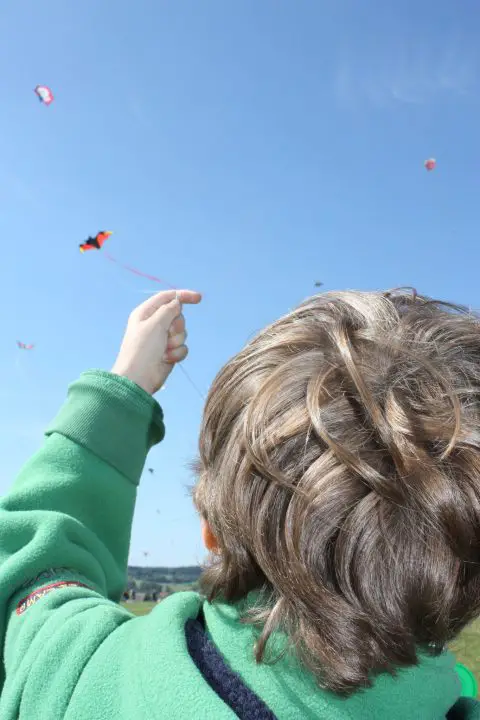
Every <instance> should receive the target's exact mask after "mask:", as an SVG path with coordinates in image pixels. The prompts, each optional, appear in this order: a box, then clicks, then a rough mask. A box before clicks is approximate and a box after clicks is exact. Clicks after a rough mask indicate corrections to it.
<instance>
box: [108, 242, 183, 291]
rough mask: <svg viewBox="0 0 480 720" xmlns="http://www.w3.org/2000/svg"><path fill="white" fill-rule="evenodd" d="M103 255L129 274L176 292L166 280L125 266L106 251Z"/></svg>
mask: <svg viewBox="0 0 480 720" xmlns="http://www.w3.org/2000/svg"><path fill="white" fill-rule="evenodd" d="M103 254H104V255H105V257H106V258H107V260H110V262H113V263H115V264H116V265H119V266H120V267H121V268H123V269H124V270H128V272H131V273H133V274H134V275H138V276H139V277H143V278H146V279H147V280H151V281H152V282H156V283H159V284H160V285H166V286H167V287H168V288H170V289H171V290H176V288H175V287H174V285H170V283H168V282H167V281H166V280H162V278H159V277H156V276H155V275H149V274H148V273H144V272H141V270H137V268H134V267H130V265H124V264H123V263H121V262H119V261H118V260H116V259H115V258H114V257H112V256H111V255H110V254H109V253H108V252H106V251H104V252H103Z"/></svg>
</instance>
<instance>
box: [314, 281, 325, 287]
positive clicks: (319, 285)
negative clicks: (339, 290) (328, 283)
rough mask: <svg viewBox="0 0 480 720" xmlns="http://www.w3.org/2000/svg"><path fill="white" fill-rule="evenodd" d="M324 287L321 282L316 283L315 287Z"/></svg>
mask: <svg viewBox="0 0 480 720" xmlns="http://www.w3.org/2000/svg"><path fill="white" fill-rule="evenodd" d="M322 285H323V283H322V282H320V281H319V280H317V281H316V283H315V287H322Z"/></svg>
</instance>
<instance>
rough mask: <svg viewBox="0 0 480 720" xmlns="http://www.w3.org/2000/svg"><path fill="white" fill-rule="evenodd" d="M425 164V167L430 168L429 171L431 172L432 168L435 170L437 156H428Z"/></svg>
mask: <svg viewBox="0 0 480 720" xmlns="http://www.w3.org/2000/svg"><path fill="white" fill-rule="evenodd" d="M423 164H424V166H425V169H426V170H428V172H431V171H432V170H435V166H436V164H437V161H436V160H435V158H428V160H425V162H424V163H423Z"/></svg>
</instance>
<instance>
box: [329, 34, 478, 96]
mask: <svg viewBox="0 0 480 720" xmlns="http://www.w3.org/2000/svg"><path fill="white" fill-rule="evenodd" d="M361 55H362V57H355V54H354V53H353V52H351V51H350V52H344V54H343V56H342V58H341V60H340V62H339V63H338V66H337V70H336V74H335V78H334V93H335V97H336V100H337V102H338V103H339V105H340V106H341V107H344V108H345V109H352V108H354V107H359V106H361V105H365V104H367V105H373V106H374V107H378V108H385V109H388V108H390V107H392V106H395V105H396V104H407V105H422V104H425V103H427V102H430V101H432V100H435V99H437V98H441V97H447V96H449V95H450V96H467V95H469V94H470V93H472V92H473V91H474V90H475V88H476V85H477V57H476V54H475V53H474V52H471V51H470V52H469V51H468V50H466V49H465V48H464V46H463V47H462V45H461V43H460V42H457V41H455V42H454V41H452V42H450V43H449V44H448V45H446V46H445V47H444V48H442V49H441V51H439V52H434V51H433V50H431V49H430V50H428V49H427V48H425V47H424V45H418V47H413V48H411V47H408V46H407V45H404V46H403V47H397V48H396V49H392V48H391V47H385V48H382V51H377V52H373V53H372V52H371V50H370V51H369V52H368V53H362V54H361ZM365 58H367V59H365Z"/></svg>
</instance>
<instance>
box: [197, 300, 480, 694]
mask: <svg viewBox="0 0 480 720" xmlns="http://www.w3.org/2000/svg"><path fill="white" fill-rule="evenodd" d="M199 447H200V461H199V470H200V473H199V479H198V482H197V485H196V488H195V490H194V499H195V503H196V505H197V508H198V510H199V512H200V513H201V515H202V516H203V517H204V518H205V519H206V520H207V521H208V523H209V525H210V527H211V530H212V531H213V533H214V534H215V536H216V538H217V540H218V543H219V553H218V555H215V556H213V557H212V560H211V565H210V566H209V567H208V568H207V569H206V570H205V571H204V574H203V577H202V588H203V590H204V592H205V594H206V595H207V597H208V598H209V599H210V600H211V601H213V600H215V599H217V598H223V599H226V600H227V601H230V602H233V601H237V600H239V599H241V598H244V597H246V595H247V594H248V593H249V592H250V591H252V590H260V591H261V593H260V600H259V601H258V602H257V607H256V612H255V614H254V615H253V616H249V617H247V618H246V621H247V622H248V621H250V622H253V623H255V624H258V623H261V629H260V630H259V631H258V641H257V643H256V648H255V653H256V658H257V661H259V662H260V661H262V660H267V643H268V641H269V638H271V636H272V633H274V631H276V630H281V631H283V632H284V633H285V634H286V635H284V637H285V636H286V637H287V638H288V646H289V647H290V648H291V649H292V650H293V651H294V652H295V654H296V656H297V657H298V659H299V660H300V661H301V663H302V664H303V665H304V666H306V667H308V668H309V669H310V670H311V671H312V672H313V673H314V674H315V676H316V677H317V678H318V681H319V683H320V685H321V686H322V687H324V688H328V689H330V690H333V691H335V692H337V693H341V694H344V695H348V694H350V693H352V692H354V691H355V690H357V689H359V688H362V687H369V686H370V685H371V682H372V679H373V677H374V676H375V675H376V674H378V673H381V672H388V673H392V674H394V672H395V669H396V668H400V667H402V666H410V665H414V664H415V663H416V662H418V654H417V653H418V652H419V651H421V650H425V651H426V652H429V653H432V654H439V653H440V652H441V651H442V649H443V647H444V645H445V643H447V642H449V641H450V640H451V639H452V638H453V637H454V636H455V635H456V634H457V633H458V632H459V631H460V630H461V629H462V628H463V627H464V626H465V625H466V624H467V623H468V622H469V621H470V620H471V619H473V618H474V617H475V616H476V615H477V614H478V613H479V611H480V579H479V568H480V565H479V560H480V321H479V318H478V317H477V316H476V315H474V314H473V313H472V312H470V311H467V310H466V309H464V308H461V307H458V306H453V305H450V304H447V303H442V302H438V301H435V300H431V299H430V298H426V297H422V296H419V295H417V294H416V293H415V292H411V291H406V290H400V291H392V292H384V293H380V292H378V293H374V292H353V291H349V292H331V293H325V294H321V295H317V296H314V297H312V298H310V299H309V300H307V301H305V302H304V303H303V304H302V305H300V306H299V307H298V308H297V309H295V310H294V311H292V312H290V313H289V314H288V315H286V316H285V317H282V318H280V319H279V320H277V321H276V322H274V323H273V324H272V325H270V326H269V327H267V328H265V329H264V330H262V331H261V332H260V333H259V334H258V335H257V336H256V337H255V338H254V339H253V340H252V341H251V342H249V343H248V344H247V346H246V347H245V348H244V349H243V350H242V351H241V352H240V353H238V355H236V356H235V357H234V358H233V359H232V360H230V362H228V363H227V364H226V366H225V367H224V368H223V369H222V370H221V371H220V373H219V374H218V376H217V377H216V379H215V381H214V383H213V385H212V387H211V389H210V392H209V395H208V398H207V402H206V406H205V411H204V416H203V422H202V428H201V434H200V441H199Z"/></svg>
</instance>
